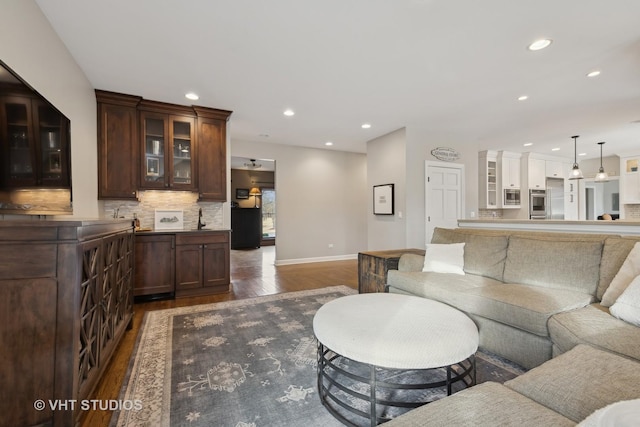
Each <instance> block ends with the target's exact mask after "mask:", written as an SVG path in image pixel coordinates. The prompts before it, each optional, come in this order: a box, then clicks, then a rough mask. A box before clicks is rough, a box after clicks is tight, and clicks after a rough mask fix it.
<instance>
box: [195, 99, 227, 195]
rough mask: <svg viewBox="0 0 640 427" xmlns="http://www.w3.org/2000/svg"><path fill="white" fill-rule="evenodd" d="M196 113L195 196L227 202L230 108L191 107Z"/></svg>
mask: <svg viewBox="0 0 640 427" xmlns="http://www.w3.org/2000/svg"><path fill="white" fill-rule="evenodd" d="M193 108H194V110H195V111H196V114H197V115H198V151H197V157H198V195H199V199H200V200H203V201H210V202H226V201H227V120H229V116H230V115H231V112H230V111H225V110H215V109H212V108H200V107H193Z"/></svg>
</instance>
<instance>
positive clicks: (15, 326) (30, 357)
mask: <svg viewBox="0 0 640 427" xmlns="http://www.w3.org/2000/svg"><path fill="white" fill-rule="evenodd" d="M56 298H57V282H56V280H55V279H53V278H46V279H44V278H43V279H30V280H2V281H0V322H1V323H2V329H0V342H1V343H2V345H1V346H0V360H2V363H1V364H0V378H2V383H3V384H5V385H7V386H6V387H2V388H1V389H0V413H1V414H2V421H1V422H0V424H2V425H7V426H9V425H11V426H18V425H29V426H31V425H40V424H41V423H43V425H44V424H46V421H47V420H50V419H51V417H52V416H53V415H52V411H51V409H50V408H49V407H48V406H47V407H46V408H45V409H44V410H43V411H36V410H35V409H34V408H33V405H32V403H33V401H34V400H35V399H36V398H47V397H50V398H52V397H53V396H54V359H55V353H56V343H55V336H56V304H55V301H56ZM8 385H10V386H8ZM27 402H28V403H29V404H27Z"/></svg>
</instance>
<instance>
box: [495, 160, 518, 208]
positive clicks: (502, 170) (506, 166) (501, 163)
mask: <svg viewBox="0 0 640 427" xmlns="http://www.w3.org/2000/svg"><path fill="white" fill-rule="evenodd" d="M521 158H522V154H520V153H511V152H508V151H500V152H498V190H497V191H498V207H499V208H501V209H520V206H521V200H522V197H521V190H520V161H521ZM507 192H510V193H511V195H510V197H508V196H507V194H506V193H507ZM509 200H511V202H509ZM514 200H518V202H517V203H515V202H514Z"/></svg>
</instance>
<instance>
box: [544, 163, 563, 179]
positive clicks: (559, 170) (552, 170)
mask: <svg viewBox="0 0 640 427" xmlns="http://www.w3.org/2000/svg"><path fill="white" fill-rule="evenodd" d="M544 165H545V176H546V177H547V178H564V177H565V176H564V175H565V170H564V164H563V163H562V161H560V160H545V161H544Z"/></svg>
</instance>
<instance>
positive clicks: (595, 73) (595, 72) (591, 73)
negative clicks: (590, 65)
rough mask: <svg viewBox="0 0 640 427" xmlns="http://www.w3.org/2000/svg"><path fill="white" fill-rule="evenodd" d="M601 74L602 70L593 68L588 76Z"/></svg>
mask: <svg viewBox="0 0 640 427" xmlns="http://www.w3.org/2000/svg"><path fill="white" fill-rule="evenodd" d="M599 75H600V70H593V71H592V72H590V73H589V74H587V77H598V76H599Z"/></svg>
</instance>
